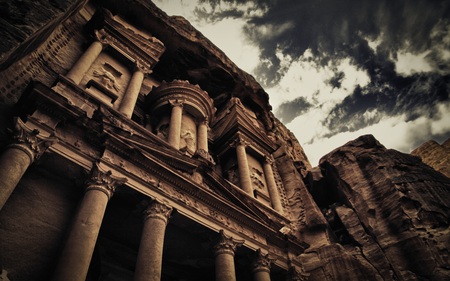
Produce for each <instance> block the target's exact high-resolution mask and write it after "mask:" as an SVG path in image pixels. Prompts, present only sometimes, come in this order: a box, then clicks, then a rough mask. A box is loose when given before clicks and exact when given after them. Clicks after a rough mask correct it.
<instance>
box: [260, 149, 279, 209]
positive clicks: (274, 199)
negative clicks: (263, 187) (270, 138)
mask: <svg viewBox="0 0 450 281" xmlns="http://www.w3.org/2000/svg"><path fill="white" fill-rule="evenodd" d="M272 164H273V158H272V157H270V156H266V158H265V160H264V164H263V169H264V175H265V177H266V183H267V189H268V190H269V196H270V201H271V203H272V207H273V208H274V209H275V210H276V211H278V212H280V213H282V212H283V206H282V205H281V199H280V194H279V193H278V188H277V184H276V182H275V177H274V174H273V169H272Z"/></svg>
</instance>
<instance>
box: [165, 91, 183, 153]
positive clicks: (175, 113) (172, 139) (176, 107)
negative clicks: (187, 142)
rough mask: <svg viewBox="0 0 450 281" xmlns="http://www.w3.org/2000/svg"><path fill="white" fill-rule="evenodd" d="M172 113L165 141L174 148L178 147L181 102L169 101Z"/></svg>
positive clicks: (181, 116)
mask: <svg viewBox="0 0 450 281" xmlns="http://www.w3.org/2000/svg"><path fill="white" fill-rule="evenodd" d="M170 104H171V105H172V113H171V115H170V125H169V136H168V139H167V142H168V143H169V144H170V145H171V146H172V147H174V148H175V149H180V134H181V121H182V118H183V103H182V102H180V101H178V100H177V101H171V102H170Z"/></svg>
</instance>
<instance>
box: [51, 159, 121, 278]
mask: <svg viewBox="0 0 450 281" xmlns="http://www.w3.org/2000/svg"><path fill="white" fill-rule="evenodd" d="M125 181H126V179H122V178H121V179H119V178H114V177H112V176H111V172H110V171H108V172H106V173H105V172H103V171H100V169H99V168H98V166H97V165H94V167H93V169H92V171H91V177H90V179H89V180H88V181H87V183H86V192H85V194H84V197H83V200H82V201H81V204H80V206H79V208H78V211H77V214H76V216H75V219H74V221H73V225H72V228H71V229H70V232H69V235H68V237H67V240H66V243H65V245H64V248H63V251H62V253H61V257H60V259H59V262H58V266H57V267H56V271H55V274H54V278H53V280H54V281H85V279H86V275H87V272H88V269H89V265H90V263H91V258H92V254H93V253H94V247H95V243H96V242H97V237H98V233H99V231H100V226H101V224H102V220H103V216H104V214H105V210H106V205H107V203H108V200H109V199H110V198H111V196H112V195H113V193H114V191H115V189H116V187H117V186H119V185H122V184H123V183H125Z"/></svg>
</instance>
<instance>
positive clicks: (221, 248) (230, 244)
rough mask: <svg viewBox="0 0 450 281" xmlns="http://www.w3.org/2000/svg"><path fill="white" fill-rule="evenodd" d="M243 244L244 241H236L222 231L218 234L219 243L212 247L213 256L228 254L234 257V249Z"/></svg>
mask: <svg viewBox="0 0 450 281" xmlns="http://www.w3.org/2000/svg"><path fill="white" fill-rule="evenodd" d="M242 244H244V240H237V239H234V238H233V237H231V236H227V235H225V233H224V231H223V229H221V230H220V232H219V241H218V242H217V243H216V245H214V255H215V256H217V255H221V254H228V255H232V256H234V253H235V252H236V248H237V247H239V246H241V245H242Z"/></svg>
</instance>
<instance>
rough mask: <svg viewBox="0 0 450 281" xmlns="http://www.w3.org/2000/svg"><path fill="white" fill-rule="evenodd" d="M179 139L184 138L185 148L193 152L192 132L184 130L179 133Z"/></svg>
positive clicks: (193, 140)
mask: <svg viewBox="0 0 450 281" xmlns="http://www.w3.org/2000/svg"><path fill="white" fill-rule="evenodd" d="M180 137H181V139H182V140H184V142H185V143H186V150H187V151H189V152H191V153H194V152H195V139H194V134H193V133H192V131H191V130H186V131H184V132H183V133H181V136H180Z"/></svg>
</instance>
